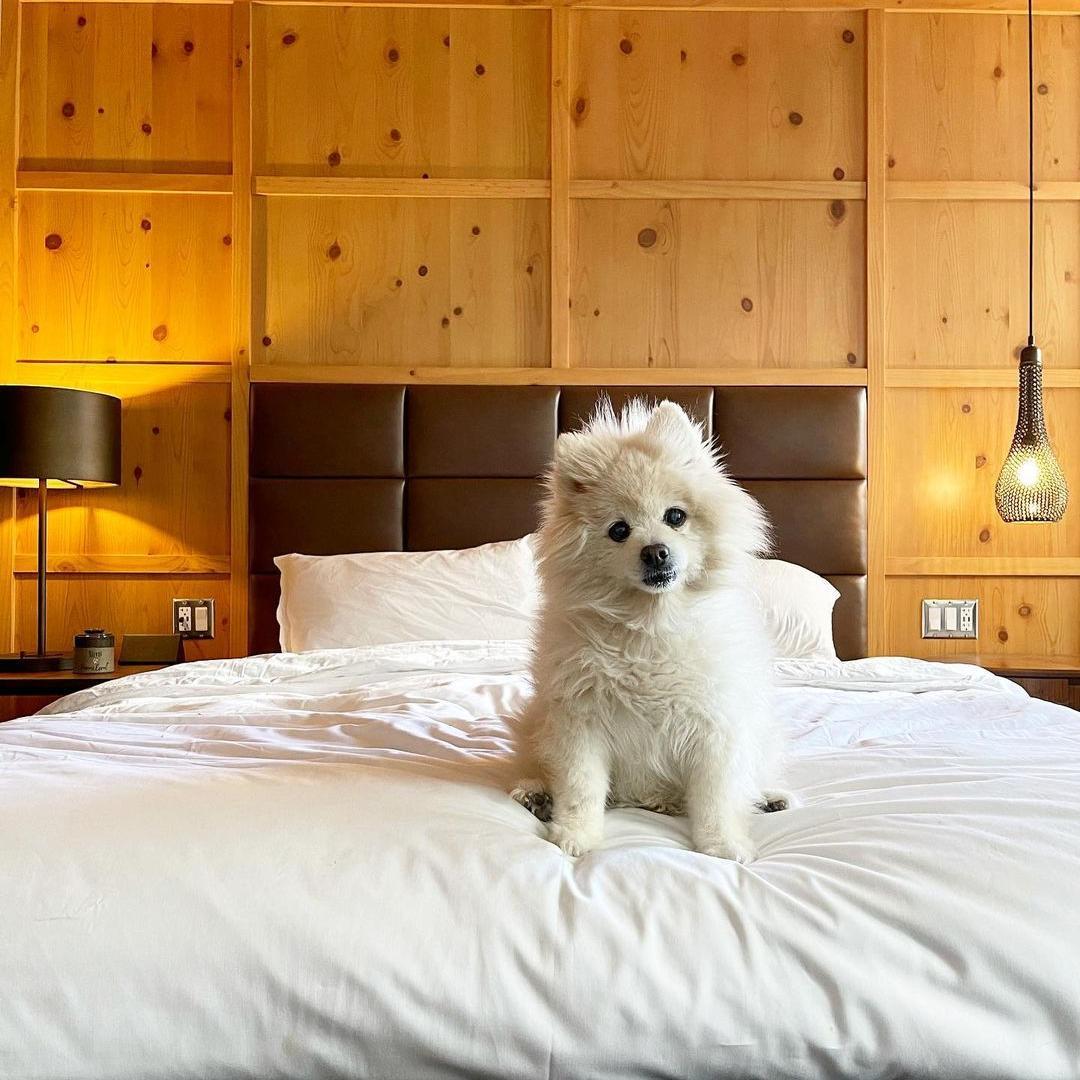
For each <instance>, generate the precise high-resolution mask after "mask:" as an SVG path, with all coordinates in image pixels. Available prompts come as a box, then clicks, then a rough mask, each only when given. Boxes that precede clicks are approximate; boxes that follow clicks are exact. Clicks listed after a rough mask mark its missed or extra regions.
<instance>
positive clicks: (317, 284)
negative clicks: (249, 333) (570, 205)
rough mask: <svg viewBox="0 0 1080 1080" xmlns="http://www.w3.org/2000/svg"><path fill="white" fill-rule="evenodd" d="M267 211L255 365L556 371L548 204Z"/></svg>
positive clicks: (299, 205)
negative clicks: (485, 367) (552, 353)
mask: <svg viewBox="0 0 1080 1080" xmlns="http://www.w3.org/2000/svg"><path fill="white" fill-rule="evenodd" d="M267 202H268V205H267V206H266V209H265V213H266V285H265V310H263V311H256V313H255V315H256V331H255V332H256V335H261V336H257V337H256V340H255V343H254V346H253V348H254V357H255V360H256V361H259V362H274V363H277V362H292V363H311V364H357V365H366V364H372V365H380V364H381V365H388V364H401V363H416V364H429V365H454V364H464V365H470V364H471V365H474V366H475V365H490V366H492V367H503V366H509V367H529V366H537V367H539V366H547V365H548V363H549V360H550V348H549V342H548V323H549V314H550V305H549V298H548V288H549V279H550V275H549V270H548V247H549V240H550V224H549V220H548V207H547V205H546V203H544V202H543V201H541V200H535V199H520V200H508V199H453V200H448V199H377V200H376V199H331V198H318V199H303V198H272V199H269V200H267Z"/></svg>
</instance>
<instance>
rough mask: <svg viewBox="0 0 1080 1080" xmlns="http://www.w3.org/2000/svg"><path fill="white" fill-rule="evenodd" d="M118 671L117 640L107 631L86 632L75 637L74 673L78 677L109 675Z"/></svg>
mask: <svg viewBox="0 0 1080 1080" xmlns="http://www.w3.org/2000/svg"><path fill="white" fill-rule="evenodd" d="M115 670H116V638H115V637H113V635H112V634H110V633H109V632H108V631H107V630H84V631H83V632H82V633H81V634H76V635H75V656H74V657H73V661H72V671H74V672H75V673H76V674H77V675H102V674H104V675H107V674H109V673H110V672H113V671H115Z"/></svg>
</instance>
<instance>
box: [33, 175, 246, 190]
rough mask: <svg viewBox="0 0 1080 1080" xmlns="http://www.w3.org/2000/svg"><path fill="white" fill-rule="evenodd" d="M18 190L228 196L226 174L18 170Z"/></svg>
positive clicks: (230, 185) (228, 178)
mask: <svg viewBox="0 0 1080 1080" xmlns="http://www.w3.org/2000/svg"><path fill="white" fill-rule="evenodd" d="M15 186H16V189H17V190H18V191H83V192H95V191H105V192H114V193H128V192H145V193H148V194H153V195H158V194H160V195H172V194H178V195H181V194H182V195H231V194H232V176H231V175H230V174H229V173H156V172H98V171H96V170H92V169H85V170H68V171H62V172H58V171H46V170H44V169H20V170H19V172H18V174H17V175H16V180H15Z"/></svg>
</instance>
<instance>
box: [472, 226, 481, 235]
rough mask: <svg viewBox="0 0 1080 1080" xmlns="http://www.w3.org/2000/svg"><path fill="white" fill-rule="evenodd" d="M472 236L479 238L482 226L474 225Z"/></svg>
mask: <svg viewBox="0 0 1080 1080" xmlns="http://www.w3.org/2000/svg"><path fill="white" fill-rule="evenodd" d="M472 234H473V236H479V235H480V226H479V225H474V226H473V227H472Z"/></svg>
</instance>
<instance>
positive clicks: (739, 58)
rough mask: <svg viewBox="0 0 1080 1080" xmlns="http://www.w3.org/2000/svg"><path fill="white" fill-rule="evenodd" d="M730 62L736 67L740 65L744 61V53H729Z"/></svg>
mask: <svg viewBox="0 0 1080 1080" xmlns="http://www.w3.org/2000/svg"><path fill="white" fill-rule="evenodd" d="M731 62H732V63H733V64H734V65H735V66H736V67H742V66H743V64H745V63H746V54H745V53H741V52H734V53H732V54H731Z"/></svg>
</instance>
